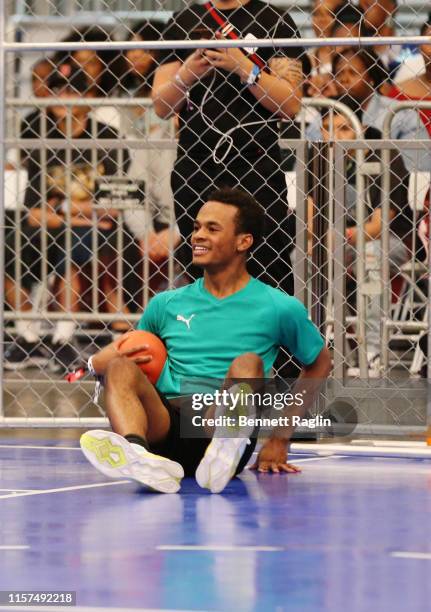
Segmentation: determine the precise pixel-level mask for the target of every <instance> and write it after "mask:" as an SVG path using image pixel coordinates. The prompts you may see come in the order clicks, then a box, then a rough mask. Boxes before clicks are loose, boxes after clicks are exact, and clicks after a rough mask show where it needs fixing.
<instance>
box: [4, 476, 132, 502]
mask: <svg viewBox="0 0 431 612" xmlns="http://www.w3.org/2000/svg"><path fill="white" fill-rule="evenodd" d="M130 482H131V481H130V480H116V481H114V482H96V483H94V484H89V485H78V486H76V487H62V488H61V489H43V490H40V491H29V492H27V493H17V494H16V495H14V494H13V493H12V494H10V495H0V499H9V498H13V499H16V498H17V497H27V496H29V495H47V494H48V493H64V492H65V491H79V490H80V489H95V488H96V487H112V486H113V485H124V484H130Z"/></svg>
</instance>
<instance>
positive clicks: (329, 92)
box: [306, 0, 344, 97]
mask: <svg viewBox="0 0 431 612" xmlns="http://www.w3.org/2000/svg"><path fill="white" fill-rule="evenodd" d="M343 2H344V0H314V1H313V6H312V22H313V30H314V34H315V36H316V37H318V38H330V37H331V35H332V30H333V27H334V23H335V21H334V20H335V14H336V12H337V10H338V9H339V7H340V6H341V5H342V4H343ZM333 51H334V50H333V47H331V46H330V45H328V46H326V47H315V48H312V49H310V50H309V51H308V56H309V58H310V61H311V66H312V68H311V75H310V78H309V87H308V88H307V91H306V95H308V96H311V97H312V96H328V97H331V96H334V95H336V90H335V84H334V79H333V76H332V70H331V68H332V55H333Z"/></svg>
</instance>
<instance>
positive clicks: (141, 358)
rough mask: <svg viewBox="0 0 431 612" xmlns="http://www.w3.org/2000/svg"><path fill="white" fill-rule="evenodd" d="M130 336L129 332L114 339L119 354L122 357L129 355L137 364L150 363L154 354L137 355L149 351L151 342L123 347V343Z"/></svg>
mask: <svg viewBox="0 0 431 612" xmlns="http://www.w3.org/2000/svg"><path fill="white" fill-rule="evenodd" d="M128 337H129V333H126V334H123V335H122V336H120V337H119V338H118V339H117V340H115V341H114V343H113V346H114V349H115V352H116V353H117V355H119V356H121V357H127V358H128V359H130V360H131V361H134V362H135V363H136V364H137V365H139V364H140V363H148V362H149V361H151V360H152V358H153V357H152V355H137V353H141V352H142V351H148V349H149V348H150V345H149V344H141V345H139V346H134V347H133V348H129V349H123V348H122V345H123V344H124V342H125V340H127V338H128Z"/></svg>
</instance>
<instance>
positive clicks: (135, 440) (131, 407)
mask: <svg viewBox="0 0 431 612" xmlns="http://www.w3.org/2000/svg"><path fill="white" fill-rule="evenodd" d="M105 404H106V411H107V415H108V418H109V422H110V424H111V427H112V430H113V431H112V432H105V431H101V430H96V431H89V432H86V433H85V434H84V435H83V436H82V437H81V448H82V450H83V452H84V454H85V456H86V457H87V459H88V460H89V461H90V463H92V465H94V466H95V467H96V468H97V469H98V470H99V471H101V472H102V473H103V474H105V476H109V477H111V478H126V479H133V480H136V481H137V482H139V483H141V484H144V485H146V486H148V487H150V488H152V489H155V490H157V491H161V492H164V493H176V492H177V491H178V489H179V488H180V483H179V481H180V479H181V478H183V476H184V471H183V468H182V467H181V465H180V464H179V463H176V462H174V461H170V460H169V459H166V458H165V457H161V456H159V455H154V454H153V453H150V452H149V451H148V443H155V442H159V441H160V440H163V438H165V437H166V436H167V435H168V432H169V428H170V417H169V412H168V410H167V408H166V407H165V406H164V405H163V402H162V400H161V399H160V397H159V395H158V393H157V391H156V390H155V388H154V387H153V385H152V384H151V383H150V382H149V380H148V379H147V377H146V376H145V375H144V373H143V372H142V371H141V370H140V369H139V367H138V366H137V365H136V364H135V363H134V362H132V361H130V360H129V359H127V358H126V357H118V358H117V359H113V360H112V361H111V362H110V363H109V365H108V368H107V370H106V376H105Z"/></svg>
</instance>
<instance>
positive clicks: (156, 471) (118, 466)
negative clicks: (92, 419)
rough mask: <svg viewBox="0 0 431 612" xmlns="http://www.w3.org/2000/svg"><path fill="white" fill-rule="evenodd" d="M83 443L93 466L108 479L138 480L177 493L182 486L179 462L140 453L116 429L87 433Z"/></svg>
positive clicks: (161, 489)
mask: <svg viewBox="0 0 431 612" xmlns="http://www.w3.org/2000/svg"><path fill="white" fill-rule="evenodd" d="M80 445H81V450H82V452H83V453H84V455H85V457H86V458H87V459H88V461H89V462H90V463H91V465H92V466H93V467H95V468H96V469H97V470H98V471H99V472H101V473H102V474H104V475H105V476H107V477H108V478H113V479H125V480H135V481H136V482H138V483H139V484H141V485H145V486H146V487H149V488H150V489H153V490H154V491H159V492H161V493H176V492H177V491H179V489H180V480H181V478H182V477H183V476H184V470H183V468H182V466H181V465H180V464H179V463H176V462H175V461H170V460H169V459H165V458H164V457H159V456H158V455H153V454H150V453H149V456H146V455H141V454H140V453H137V452H135V450H134V449H133V448H132V447H131V446H130V444H129V443H128V442H127V440H126V439H125V438H123V437H122V436H120V435H118V434H116V433H114V432H107V431H102V430H94V431H89V432H86V433H84V434H83V435H82V436H81V439H80Z"/></svg>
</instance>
